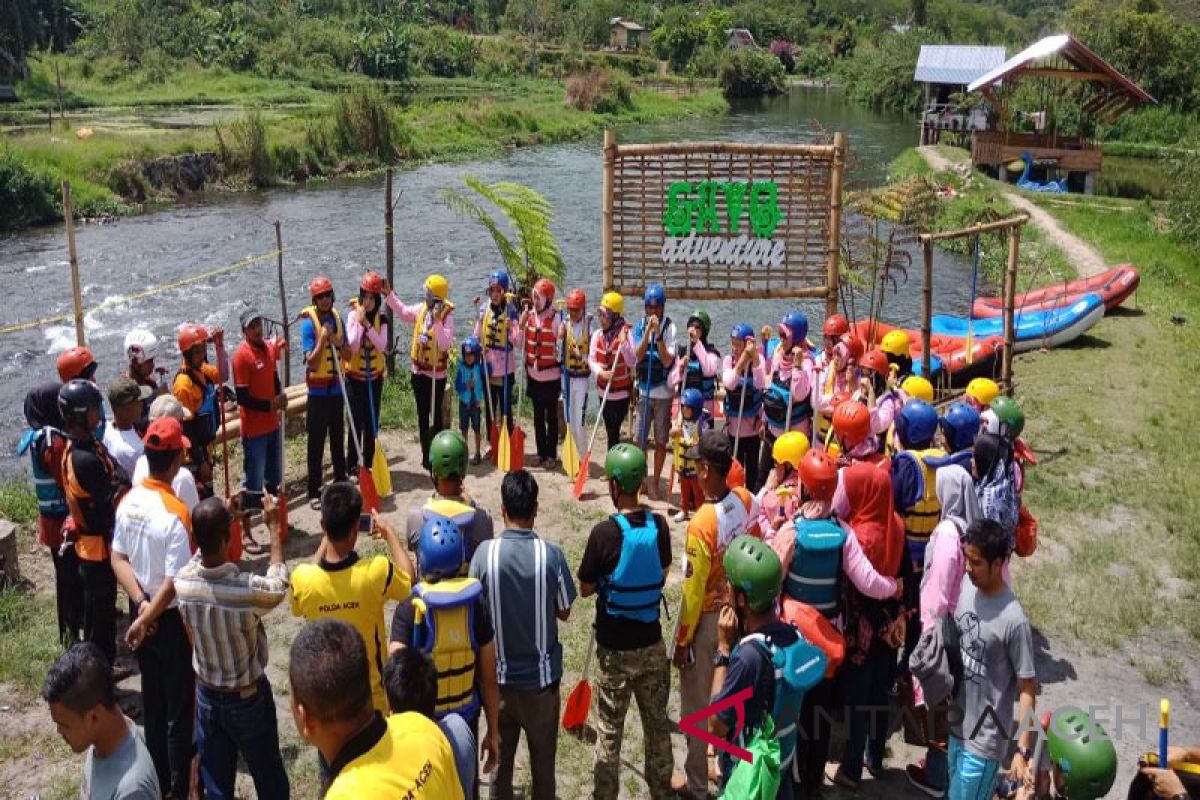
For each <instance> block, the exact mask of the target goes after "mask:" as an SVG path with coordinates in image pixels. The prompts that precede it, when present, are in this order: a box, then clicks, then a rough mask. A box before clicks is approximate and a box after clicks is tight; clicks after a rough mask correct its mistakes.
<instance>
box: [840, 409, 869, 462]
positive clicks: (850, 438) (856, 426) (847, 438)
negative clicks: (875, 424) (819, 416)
mask: <svg viewBox="0 0 1200 800" xmlns="http://www.w3.org/2000/svg"><path fill="white" fill-rule="evenodd" d="M833 432H834V433H835V434H837V437H838V438H839V439H841V441H842V444H843V445H844V446H845V447H846V449H847V450H849V449H851V448H854V447H857V446H858V445H859V444H861V443H862V442H863V440H864V439H866V438H867V437H868V436H870V435H871V412H870V411H868V410H867V407H866V406H864V405H863V404H862V403H860V402H858V401H857V400H847V401H846V402H844V403H842V404H841V405H839V406H838V407H837V408H836V409H834V411H833Z"/></svg>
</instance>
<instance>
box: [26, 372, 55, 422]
mask: <svg viewBox="0 0 1200 800" xmlns="http://www.w3.org/2000/svg"><path fill="white" fill-rule="evenodd" d="M60 388H61V384H58V383H54V382H47V383H42V384H39V385H37V386H35V387H33V388H32V389H30V390H29V393H28V394H26V395H25V421H26V422H27V423H29V427H31V428H34V429H41V428H44V427H46V426H47V425H49V426H50V427H52V428H58V429H59V430H62V428H63V427H64V425H63V418H62V412H60V411H59V410H58V390H59V389H60Z"/></svg>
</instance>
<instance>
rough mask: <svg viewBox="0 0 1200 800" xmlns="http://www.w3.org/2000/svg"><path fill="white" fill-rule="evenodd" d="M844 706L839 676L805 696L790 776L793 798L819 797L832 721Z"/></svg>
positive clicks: (821, 683) (826, 680)
mask: <svg viewBox="0 0 1200 800" xmlns="http://www.w3.org/2000/svg"><path fill="white" fill-rule="evenodd" d="M841 705H842V704H841V698H840V696H839V689H838V686H837V677H836V676H834V677H833V678H826V679H825V680H823V681H821V682H820V683H818V684H817V685H816V686H814V687H813V688H811V689H809V690H808V692H807V693H805V695H804V702H803V703H802V704H801V705H800V722H799V727H798V729H797V733H796V760H795V763H794V765H793V767H792V774H791V776H790V777H791V778H792V780H793V781H794V784H795V785H794V789H793V792H792V796H793V797H795V798H797V800H805V799H806V798H808V797H816V796H817V795H819V794H820V792H821V786H822V785H823V784H824V782H825V763H826V762H827V761H828V760H829V742H830V740H831V739H832V738H833V720H835V719H836V718H837V717H836V711H837V710H838V709H840V708H841ZM785 780H786V778H785Z"/></svg>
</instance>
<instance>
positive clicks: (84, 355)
mask: <svg viewBox="0 0 1200 800" xmlns="http://www.w3.org/2000/svg"><path fill="white" fill-rule="evenodd" d="M95 365H96V357H95V356H94V355H92V351H91V350H90V349H88V348H86V347H72V348H71V349H70V350H64V351H63V352H61V353H59V355H58V361H57V362H56V363H55V366H57V367H58V377H59V378H60V379H62V382H63V383H66V382H67V381H69V380H72V379H74V378H81V377H83V376H84V373H86V372H87V371H88V369H89V368H94V367H95ZM92 371H93V372H95V370H94V369H93V370H92ZM86 379H87V380H91V375H88V376H87V378H86Z"/></svg>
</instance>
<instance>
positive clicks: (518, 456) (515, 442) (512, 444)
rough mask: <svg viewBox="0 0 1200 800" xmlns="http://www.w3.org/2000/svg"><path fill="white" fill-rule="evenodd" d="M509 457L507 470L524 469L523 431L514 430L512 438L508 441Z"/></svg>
mask: <svg viewBox="0 0 1200 800" xmlns="http://www.w3.org/2000/svg"><path fill="white" fill-rule="evenodd" d="M508 446H509V457H508V469H509V471H510V472H511V471H512V470H517V469H525V431H523V430H521V429H520V428H514V429H513V432H512V436H511V437H510V438H509V441H508Z"/></svg>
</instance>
